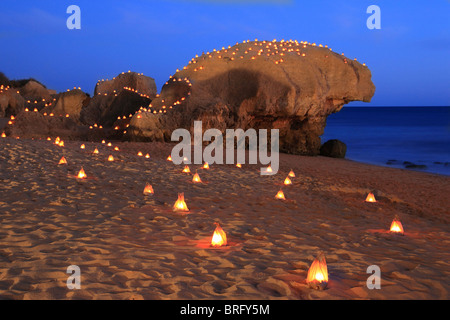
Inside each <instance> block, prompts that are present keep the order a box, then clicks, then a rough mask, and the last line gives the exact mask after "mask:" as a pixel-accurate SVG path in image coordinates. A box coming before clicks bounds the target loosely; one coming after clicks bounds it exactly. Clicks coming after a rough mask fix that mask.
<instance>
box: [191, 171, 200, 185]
mask: <svg viewBox="0 0 450 320" xmlns="http://www.w3.org/2000/svg"><path fill="white" fill-rule="evenodd" d="M192 182H197V183H201V182H202V180H201V179H200V176H199V175H198V173H195V174H194V177H193V178H192Z"/></svg>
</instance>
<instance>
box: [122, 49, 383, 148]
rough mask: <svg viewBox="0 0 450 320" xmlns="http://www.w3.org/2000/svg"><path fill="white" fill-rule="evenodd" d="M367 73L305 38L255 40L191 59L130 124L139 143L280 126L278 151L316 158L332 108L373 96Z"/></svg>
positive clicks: (338, 108) (365, 69) (356, 65)
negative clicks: (182, 133)
mask: <svg viewBox="0 0 450 320" xmlns="http://www.w3.org/2000/svg"><path fill="white" fill-rule="evenodd" d="M374 92H375V86H374V85H373V83H372V81H371V73H370V70H369V69H368V68H367V67H366V66H364V65H362V64H360V63H359V62H356V61H353V60H350V59H348V58H346V57H345V56H342V55H339V54H337V53H334V52H332V51H330V50H329V49H328V48H325V47H320V46H315V45H310V44H307V43H302V42H300V43H298V42H295V41H289V42H267V41H251V42H245V43H242V44H237V45H235V46H233V47H229V48H227V49H222V50H220V51H213V52H208V53H206V54H203V55H201V56H199V57H196V58H194V59H192V60H191V61H190V62H189V64H188V65H187V66H186V67H184V68H183V69H182V70H179V71H177V72H176V73H175V75H174V76H172V77H171V78H170V79H169V81H167V82H166V84H165V85H164V86H163V88H162V91H161V95H160V96H159V97H157V98H155V99H154V100H153V101H152V103H151V108H149V109H148V110H147V112H142V113H138V114H136V115H134V116H133V118H132V119H131V122H130V127H129V128H128V134H129V138H130V139H131V140H135V141H152V140H158V141H169V140H170V136H171V132H172V131H173V130H175V129H177V128H186V129H189V130H191V131H193V122H194V120H201V121H202V122H203V130H206V129H209V128H216V129H219V130H221V131H222V132H224V131H225V129H227V128H229V129H233V128H242V129H244V130H246V129H248V128H254V129H279V133H280V151H283V152H288V153H294V154H305V155H317V154H319V150H320V135H322V134H323V130H324V127H325V124H326V118H327V116H328V115H330V114H331V113H334V112H337V111H339V110H340V109H341V108H342V106H343V105H344V104H346V103H348V102H350V101H355V100H360V101H366V102H368V101H370V99H371V98H372V96H373V94H374Z"/></svg>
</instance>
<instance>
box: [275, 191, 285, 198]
mask: <svg viewBox="0 0 450 320" xmlns="http://www.w3.org/2000/svg"><path fill="white" fill-rule="evenodd" d="M275 199H279V200H286V198H285V197H284V192H283V190H281V189H280V191H278V193H277V194H276V195H275Z"/></svg>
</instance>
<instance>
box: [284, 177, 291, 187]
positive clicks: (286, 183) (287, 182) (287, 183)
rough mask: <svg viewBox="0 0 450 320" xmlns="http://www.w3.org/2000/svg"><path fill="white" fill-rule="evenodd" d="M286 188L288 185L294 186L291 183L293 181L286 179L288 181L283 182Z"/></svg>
mask: <svg viewBox="0 0 450 320" xmlns="http://www.w3.org/2000/svg"><path fill="white" fill-rule="evenodd" d="M283 183H284V184H285V185H286V186H288V185H291V184H292V181H291V179H289V177H286V179H284V182H283Z"/></svg>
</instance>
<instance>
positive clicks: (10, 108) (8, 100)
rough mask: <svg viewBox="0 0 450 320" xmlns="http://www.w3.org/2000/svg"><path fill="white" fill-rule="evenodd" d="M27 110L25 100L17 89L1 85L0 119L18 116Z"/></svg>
mask: <svg viewBox="0 0 450 320" xmlns="http://www.w3.org/2000/svg"><path fill="white" fill-rule="evenodd" d="M23 110H25V100H24V99H23V97H22V96H21V95H20V93H18V92H17V90H16V89H11V88H8V87H2V86H1V85H0V118H2V117H10V116H16V115H17V114H18V113H20V112H21V111H23Z"/></svg>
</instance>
